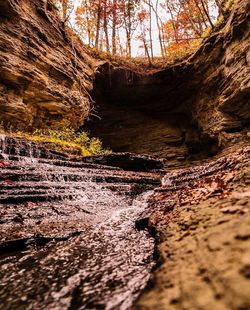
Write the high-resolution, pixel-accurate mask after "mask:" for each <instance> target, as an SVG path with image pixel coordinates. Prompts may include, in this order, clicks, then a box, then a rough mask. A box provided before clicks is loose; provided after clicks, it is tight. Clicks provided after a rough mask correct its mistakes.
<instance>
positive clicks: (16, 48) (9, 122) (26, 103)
mask: <svg viewBox="0 0 250 310" xmlns="http://www.w3.org/2000/svg"><path fill="white" fill-rule="evenodd" d="M92 78H93V69H92V61H91V59H90V57H88V56H87V54H86V53H85V52H84V51H83V50H81V51H80V50H79V48H78V47H76V46H75V44H74V43H73V42H72V40H71V39H70V38H69V36H68V35H67V33H66V32H65V30H64V27H63V25H62V23H61V22H60V20H59V18H58V17H57V14H56V9H55V8H54V6H53V5H52V3H51V2H50V1H44V0H35V1H22V0H0V122H3V123H4V125H5V126H11V127H12V129H26V130H27V129H34V128H41V127H42V128H44V127H50V128H61V127H65V126H69V125H70V126H71V127H74V128H78V127H79V126H80V125H82V123H83V121H84V119H85V118H86V117H87V116H88V114H89V109H90V102H89V98H88V94H87V93H88V91H89V90H90V89H91V87H92Z"/></svg>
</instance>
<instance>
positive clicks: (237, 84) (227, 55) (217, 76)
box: [89, 0, 250, 160]
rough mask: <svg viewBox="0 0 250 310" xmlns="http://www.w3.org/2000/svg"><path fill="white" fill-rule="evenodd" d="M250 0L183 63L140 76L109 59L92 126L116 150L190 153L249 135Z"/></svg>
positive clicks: (170, 154) (168, 154)
mask: <svg viewBox="0 0 250 310" xmlns="http://www.w3.org/2000/svg"><path fill="white" fill-rule="evenodd" d="M249 12H250V4H249V1H246V0H242V1H239V2H238V4H237V5H235V8H234V9H233V11H232V12H231V14H230V16H229V17H228V19H227V21H226V23H224V25H221V26H220V28H221V29H220V30H217V31H214V32H213V33H212V34H211V36H210V37H208V38H207V39H205V40H204V41H203V43H202V45H201V47H200V48H199V50H198V51H197V52H196V53H195V54H194V55H193V56H191V57H190V58H189V59H188V60H186V61H183V62H182V63H179V64H175V65H169V66H167V67H166V68H165V69H162V70H160V71H158V72H155V73H151V74H150V73H148V74H141V73H137V72H132V71H131V70H129V69H126V68H121V67H115V66H112V65H110V64H108V63H106V64H104V65H103V66H102V67H101V68H100V70H99V74H98V75H97V76H96V80H95V87H94V97H95V98H96V101H97V103H99V107H97V109H98V113H99V115H100V116H101V119H100V120H98V119H93V121H92V122H90V123H89V128H91V130H93V132H94V133H95V135H98V136H100V137H101V138H102V139H103V141H104V143H105V142H106V143H107V145H109V146H111V148H112V149H114V150H117V151H124V150H129V151H134V152H138V153H151V154H155V155H157V156H162V157H164V158H168V159H171V158H175V159H176V158H180V160H183V158H186V157H187V156H189V154H190V153H200V152H204V151H205V152H208V151H209V152H210V153H211V154H214V153H215V152H216V149H217V150H218V148H220V147H223V146H225V145H228V144H230V143H231V142H234V141H238V140H239V139H242V138H243V137H245V138H246V137H247V128H248V124H249V116H250V115H249V110H250V109H249V74H250V69H249V57H250V56H249V55H250V54H249V53H250V51H249V47H250V43H249Z"/></svg>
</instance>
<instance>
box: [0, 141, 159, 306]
mask: <svg viewBox="0 0 250 310" xmlns="http://www.w3.org/2000/svg"><path fill="white" fill-rule="evenodd" d="M12 142H13V141H12ZM15 145H16V144H15ZM16 147H17V148H18V146H16ZM22 147H23V146H22ZM33 147H34V145H33V144H30V146H29V150H28V151H26V152H25V151H22V153H21V154H24V155H25V156H22V155H21V154H20V150H17V149H15V150H14V151H13V146H10V145H9V141H6V138H5V137H1V150H2V152H1V156H2V158H3V161H4V165H2V168H1V173H0V177H1V181H2V182H1V189H0V203H1V207H0V209H1V211H0V212H1V222H0V240H2V244H0V245H1V249H3V250H5V252H6V254H5V255H1V256H0V258H1V262H0V267H1V274H0V283H1V284H0V300H5V304H4V309H5V310H6V309H13V308H16V309H17V308H18V309H53V310H54V309H124V310H125V309H129V308H130V307H131V306H132V303H133V301H134V300H135V299H136V298H137V297H138V295H139V294H140V292H141V291H142V290H143V288H144V287H145V286H146V284H147V282H148V279H149V276H150V270H151V269H152V267H153V265H154V260H153V252H154V240H153V238H152V237H151V236H150V234H149V232H148V231H147V230H137V229H136V227H135V222H136V221H137V220H138V219H140V218H141V217H142V214H143V212H145V210H146V208H147V200H148V197H149V196H150V194H151V191H146V192H144V193H142V194H138V193H139V192H141V190H140V191H139V190H138V189H139V188H141V186H142V185H143V186H144V188H147V187H148V188H152V187H154V186H155V185H156V184H158V183H159V175H156V174H154V173H140V172H136V173H135V172H133V171H132V172H128V171H126V172H125V171H123V170H121V169H117V170H116V169H114V168H111V167H105V166H103V167H102V168H100V165H97V167H96V168H93V167H91V168H89V167H88V166H86V165H85V164H84V163H82V167H80V168H79V165H80V163H78V167H74V163H72V164H71V163H69V162H66V161H63V160H61V161H60V164H58V158H56V159H53V158H49V159H42V158H39V157H37V158H36V159H35V160H32V159H31V160H23V157H26V158H29V156H27V153H28V154H29V155H32V154H39V150H38V148H37V146H35V147H36V150H34V149H33ZM24 148H25V146H24ZM13 153H14V154H13ZM41 153H42V152H40V155H41ZM47 157H49V156H47ZM11 159H16V160H11ZM55 163H56V165H55ZM80 166H81V165H80ZM41 239H43V240H45V239H46V240H47V241H50V242H48V243H46V246H44V247H37V244H38V242H37V240H41ZM32 240H33V241H34V242H33V243H32V242H31V241H32ZM55 240H56V241H57V242H56V241H55ZM62 240H64V241H62ZM20 244H23V247H22V248H21V250H19V251H17V248H18V247H17V245H19V246H20ZM32 244H33V245H35V246H31V247H30V246H29V245H32ZM38 245H39V244H38ZM6 249H8V251H7V250H6ZM0 308H1V306H0Z"/></svg>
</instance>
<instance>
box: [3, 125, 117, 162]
mask: <svg viewBox="0 0 250 310" xmlns="http://www.w3.org/2000/svg"><path fill="white" fill-rule="evenodd" d="M7 134H9V135H11V136H14V137H18V138H23V139H26V140H29V141H33V142H36V143H49V144H51V146H52V147H53V148H55V149H56V150H58V151H61V152H65V153H67V154H69V155H70V154H72V155H79V156H91V155H103V154H110V153H111V151H110V150H107V149H103V147H102V142H101V140H100V139H98V138H95V137H93V138H90V137H89V134H88V133H87V132H85V131H80V132H75V131H74V130H73V129H71V128H65V129H62V130H53V129H36V130H35V131H34V132H33V133H26V132H22V131H16V132H9V133H7Z"/></svg>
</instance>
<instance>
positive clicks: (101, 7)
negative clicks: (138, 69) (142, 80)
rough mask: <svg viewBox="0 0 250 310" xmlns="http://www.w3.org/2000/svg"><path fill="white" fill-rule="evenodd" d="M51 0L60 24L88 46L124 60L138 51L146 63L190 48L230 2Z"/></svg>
mask: <svg viewBox="0 0 250 310" xmlns="http://www.w3.org/2000/svg"><path fill="white" fill-rule="evenodd" d="M55 1H56V4H57V6H58V8H59V10H60V12H61V16H62V19H63V22H64V23H65V24H68V25H71V26H72V27H73V28H74V29H75V30H76V31H77V33H78V35H79V36H80V37H81V38H82V40H83V42H84V43H85V44H87V45H88V46H89V47H91V48H93V49H95V50H96V51H100V52H105V53H107V54H110V55H119V56H123V57H126V58H130V57H131V56H133V54H135V53H136V52H137V54H139V55H141V56H144V57H146V58H147V59H148V62H149V63H153V62H154V60H155V58H158V57H159V56H160V57H162V58H163V59H165V60H166V61H174V60H176V59H178V58H183V57H184V56H185V55H187V54H190V53H191V52H193V51H194V50H195V49H197V47H198V46H199V44H200V42H201V41H202V39H203V38H204V36H206V35H207V34H209V32H211V31H212V30H213V28H215V26H216V20H217V18H218V16H220V20H222V19H223V16H224V15H225V14H226V12H227V11H228V10H230V9H231V7H232V5H233V0H227V1H226V0H78V1H73V0H55ZM135 50H136V51H135ZM138 51H139V52H138Z"/></svg>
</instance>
